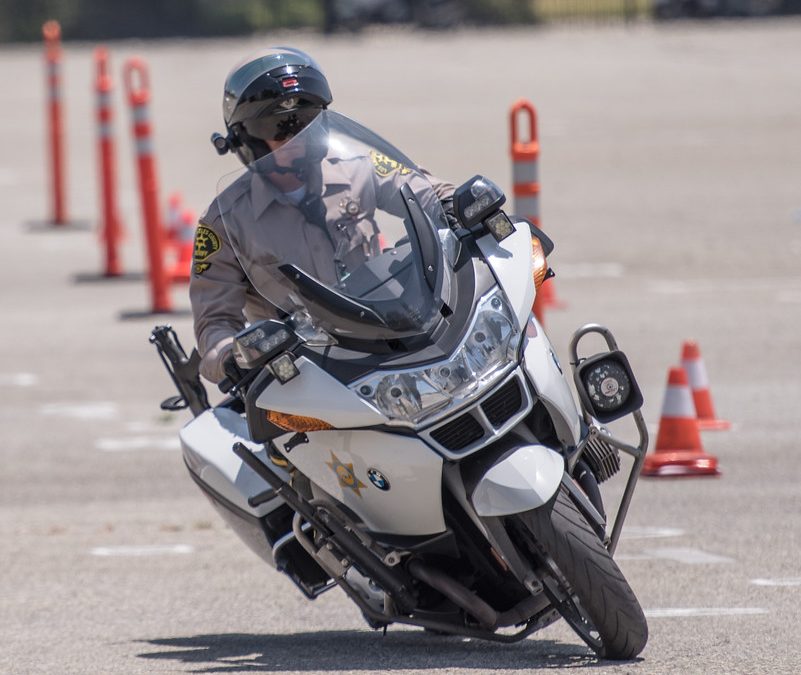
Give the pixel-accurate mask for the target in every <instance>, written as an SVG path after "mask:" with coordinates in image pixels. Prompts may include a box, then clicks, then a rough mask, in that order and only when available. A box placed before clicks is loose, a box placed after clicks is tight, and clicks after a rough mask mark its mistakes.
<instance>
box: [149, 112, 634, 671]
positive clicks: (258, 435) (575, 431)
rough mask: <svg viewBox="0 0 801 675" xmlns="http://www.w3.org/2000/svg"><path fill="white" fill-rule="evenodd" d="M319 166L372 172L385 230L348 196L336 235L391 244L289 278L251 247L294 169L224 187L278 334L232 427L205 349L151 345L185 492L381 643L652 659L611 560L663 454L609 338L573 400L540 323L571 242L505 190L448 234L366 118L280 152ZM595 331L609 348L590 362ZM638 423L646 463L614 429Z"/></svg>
mask: <svg viewBox="0 0 801 675" xmlns="http://www.w3.org/2000/svg"><path fill="white" fill-rule="evenodd" d="M314 134H317V135H316V137H315V136H314ZM293 146H294V147H293ZM311 148H314V150H313V152H314V153H317V154H316V155H315V160H316V161H317V162H320V161H323V162H325V161H329V160H328V159H326V160H321V159H320V158H322V157H328V158H331V157H334V159H332V160H330V161H331V163H332V164H337V165H338V166H339V170H342V171H345V173H347V172H349V171H350V172H351V174H353V175H357V174H359V171H361V170H362V169H363V167H364V166H367V168H368V169H369V171H371V172H372V175H371V174H368V175H370V180H371V181H372V184H373V188H371V189H374V190H376V194H375V195H373V197H375V202H376V204H377V205H378V208H376V209H375V212H369V213H366V214H360V215H359V214H356V213H355V212H356V211H359V210H361V209H367V206H366V201H367V200H364V201H363V202H362V203H360V204H358V206H356V207H352V205H353V204H354V203H357V202H356V198H355V197H353V195H350V196H348V194H345V195H344V196H343V197H342V199H339V198H338V196H336V195H334V197H335V198H334V199H333V200H331V199H329V200H328V202H329V203H331V204H335V205H338V206H337V207H331V211H334V212H333V213H330V212H329V213H327V214H326V223H329V224H331V223H336V224H337V226H336V227H334V226H332V227H330V228H329V230H330V231H333V232H334V235H332V236H336V234H337V233H338V232H339V230H345V229H347V228H348V227H350V226H351V225H352V226H353V227H357V228H361V230H360V231H365V226H364V223H365V222H366V221H369V222H370V223H371V225H370V227H372V232H373V233H374V235H373V238H369V239H368V238H365V240H364V241H362V242H361V244H358V245H359V246H362V247H363V248H362V254H360V256H358V257H357V258H356V259H357V260H358V261H359V262H358V264H356V263H351V264H346V263H347V260H348V255H347V254H343V252H342V250H343V246H344V245H342V246H340V245H339V244H337V246H336V250H337V251H338V253H336V254H335V256H334V260H328V261H327V262H328V266H327V267H326V266H321V267H320V268H319V269H315V268H313V266H312V265H311V264H306V265H305V266H303V265H300V264H295V263H293V262H285V260H286V258H285V257H284V256H281V255H276V252H275V251H271V250H269V245H268V246H258V245H254V238H255V239H256V241H257V240H258V237H257V236H256V235H254V232H253V231H254V219H255V218H256V217H257V216H258V213H259V210H260V209H259V208H258V205H257V204H256V200H255V197H254V195H255V194H256V192H257V184H258V183H259V181H262V180H263V179H264V178H265V174H266V173H269V172H270V171H275V170H276V164H275V162H276V161H277V160H276V159H275V158H273V157H272V155H268V156H267V158H266V159H267V160H269V161H267V162H265V164H264V165H263V166H260V164H259V162H256V163H255V164H252V165H251V166H250V167H249V168H247V169H242V170H241V171H240V172H239V173H237V174H235V175H234V176H232V177H229V179H227V180H226V181H224V183H223V184H222V187H221V190H220V193H219V196H218V206H219V209H220V212H221V213H222V218H223V221H224V226H225V232H226V235H227V239H228V242H229V244H230V245H231V246H232V247H234V249H235V252H236V255H237V257H238V259H239V261H240V263H241V265H242V267H243V268H244V270H245V271H246V273H247V275H248V278H249V280H250V282H251V284H252V285H253V287H254V288H255V289H256V290H257V291H259V292H260V293H261V294H262V295H264V297H265V298H266V299H267V300H269V302H270V303H271V304H272V305H273V306H275V307H276V308H277V309H278V316H280V319H270V320H264V321H256V322H254V323H252V324H250V325H248V326H247V327H246V328H245V329H244V330H242V331H241V332H240V333H239V334H238V335H237V336H236V338H235V341H234V349H233V352H234V355H235V361H236V368H233V367H232V368H229V369H227V370H228V371H230V373H229V374H230V377H229V378H227V379H226V380H225V381H224V382H223V383H222V384H221V385H220V388H221V389H222V390H223V392H224V393H225V394H226V396H225V397H224V398H223V399H222V401H221V402H220V403H219V404H217V405H214V406H211V405H210V404H209V401H208V397H207V392H206V390H205V388H204V385H203V384H202V382H201V380H200V378H199V376H198V362H199V357H198V353H197V351H196V350H193V351H192V353H191V356H187V354H186V352H185V351H184V349H183V347H182V346H181V343H180V341H179V340H178V337H177V335H176V334H175V332H174V331H173V330H172V329H171V328H170V327H169V326H159V327H156V328H155V329H154V330H153V332H152V335H151V342H152V343H153V344H155V346H156V347H157V349H158V352H159V354H160V356H161V358H162V361H163V362H164V364H165V366H166V368H167V370H168V372H169V374H170V376H171V377H172V380H173V382H174V384H175V385H176V386H177V389H178V395H177V396H173V397H171V398H169V399H167V400H165V401H164V402H163V403H162V408H163V409H167V410H180V409H182V408H189V410H191V412H192V414H193V418H192V419H191V420H190V421H189V422H188V423H187V424H186V425H185V426H184V427H183V428H182V429H181V431H180V439H181V446H182V452H183V458H184V461H185V463H186V467H187V469H188V470H189V474H190V476H191V477H192V478H193V479H194V481H195V482H196V483H197V485H198V487H199V488H200V489H201V490H202V492H203V493H204V494H205V495H206V496H207V497H208V498H209V500H210V501H211V503H212V504H213V505H214V507H216V510H217V511H219V513H220V514H221V516H222V517H223V518H224V519H225V521H226V522H227V523H228V524H229V525H230V527H231V528H232V529H233V531H234V532H235V533H236V534H237V535H238V536H239V537H240V538H241V539H242V541H243V542H244V543H245V544H246V545H247V546H248V547H250V548H251V549H252V550H253V551H254V552H255V553H256V554H257V555H258V556H260V557H261V558H262V559H263V560H264V561H265V562H266V563H267V564H268V565H270V566H272V567H274V568H276V569H277V570H279V571H281V572H283V573H284V574H285V575H286V576H287V577H289V579H290V580H291V581H292V582H293V583H294V584H295V585H296V586H297V588H298V589H299V590H300V591H301V593H303V594H304V595H305V596H306V597H307V598H309V599H314V598H316V597H318V596H319V595H320V594H321V593H324V592H326V591H328V590H329V589H331V588H333V587H334V586H339V588H341V589H342V591H344V593H345V594H346V595H347V596H348V598H350V600H351V601H353V602H354V603H355V604H356V605H357V606H358V607H359V609H360V610H361V612H362V613H363V616H364V618H365V619H366V621H367V623H368V624H369V625H370V626H371V627H373V628H375V629H379V628H383V629H385V630H386V627H387V626H389V625H390V624H393V623H398V624H409V625H414V626H419V627H423V628H425V629H428V630H430V631H434V632H439V633H446V634H456V635H461V636H469V637H472V638H481V639H486V640H494V641H499V642H514V641H517V640H521V639H523V638H525V637H526V636H528V635H530V634H531V633H533V632H534V631H537V630H539V629H541V628H543V627H545V626H547V625H549V624H551V623H553V622H554V621H556V620H558V619H559V618H560V617H561V618H564V620H565V621H567V623H568V624H569V625H570V626H571V627H572V628H573V629H574V630H575V632H576V633H577V634H578V636H579V637H580V638H581V639H582V640H583V641H584V642H586V644H587V645H588V646H589V647H590V648H591V649H592V650H594V652H596V653H597V654H598V655H599V656H600V657H602V658H607V659H631V658H633V657H635V656H636V655H637V654H639V653H640V651H641V650H642V649H643V647H644V646H645V643H646V641H647V635H648V628H647V624H646V620H645V617H644V615H643V612H642V609H641V608H640V605H639V603H638V601H637V598H636V597H635V595H634V593H633V591H632V589H631V588H630V586H629V584H628V582H627V581H626V579H625V578H624V577H623V575H622V573H621V571H620V569H619V568H618V566H617V565H616V563H615V562H614V560H613V557H612V556H613V553H614V551H615V547H616V545H617V543H618V541H619V538H620V534H621V529H622V526H623V521H624V519H625V517H626V513H627V510H628V508H629V504H630V501H631V498H632V494H633V491H634V488H635V484H636V481H637V477H638V474H639V470H640V467H641V464H642V462H643V460H644V457H645V453H646V450H647V443H648V440H647V431H646V428H645V424H644V422H643V418H642V415H641V413H640V411H639V409H640V407H641V405H642V400H643V399H642V395H641V393H640V390H639V388H638V386H637V383H636V381H635V378H634V375H633V372H632V369H631V367H630V365H629V363H628V361H627V359H626V356H625V355H624V353H623V352H622V351H620V350H619V349H618V347H617V344H616V341H615V339H614V337H613V335H612V333H611V332H610V331H609V330H608V329H607V328H605V327H603V326H601V325H598V324H588V325H585V326H583V327H582V328H580V329H578V330H577V331H576V332H575V334H574V336H573V337H572V340H571V342H570V346H569V349H570V357H571V366H572V369H573V379H574V384H575V389H576V392H577V398H578V402H576V399H575V398H574V395H573V393H572V391H571V388H570V386H569V384H568V381H567V376H566V375H565V373H564V372H563V369H562V366H561V365H560V363H559V361H558V359H557V357H556V354H555V352H554V349H553V347H552V346H551V343H550V342H549V340H548V337H547V335H546V334H545V332H544V330H543V328H542V325H541V324H540V323H538V321H537V319H536V318H535V317H534V316H533V314H532V305H533V302H534V298H535V295H536V293H537V292H538V291H539V289H540V287H541V285H542V283H543V282H544V281H545V280H546V279H547V277H548V276H549V275H550V274H552V273H551V271H550V269H549V267H548V262H547V256H548V255H549V254H550V252H551V251H552V249H553V244H552V242H551V241H550V240H549V238H548V237H547V236H546V235H545V234H544V233H542V232H541V231H540V230H538V229H537V228H535V227H534V226H533V225H531V224H530V223H529V222H527V221H525V220H521V219H519V218H515V217H510V216H509V215H507V214H506V213H505V212H504V211H503V210H502V208H501V207H502V205H503V204H504V201H505V198H504V195H503V193H502V191H501V190H500V189H499V188H498V187H497V186H496V185H495V184H494V183H493V182H492V181H490V180H488V179H486V178H484V177H482V176H476V177H474V178H473V179H471V180H470V181H468V182H467V183H465V184H464V185H462V186H461V187H460V188H458V189H457V190H456V192H455V194H454V198H453V212H454V213H453V215H454V216H455V217H449V216H448V214H446V213H445V212H444V211H443V208H442V205H441V202H440V200H439V199H438V198H437V195H436V194H435V193H434V191H433V188H432V186H431V184H430V182H429V181H428V179H427V178H426V174H425V173H423V172H421V170H419V169H418V168H417V167H416V166H415V164H414V163H413V162H412V161H411V160H410V159H409V158H408V157H406V156H405V155H404V154H403V153H402V152H400V151H399V150H398V149H397V148H395V147H393V146H392V145H390V144H389V143H388V142H386V141H385V140H383V139H382V138H380V137H379V136H378V135H376V134H375V133H373V132H372V131H370V130H368V129H366V128H364V127H363V126H360V125H359V124H357V123H355V122H353V121H351V120H349V119H348V118H346V117H343V116H341V115H338V114H336V113H334V112H330V111H325V112H323V113H321V114H320V115H319V116H318V117H317V119H316V120H315V121H314V122H312V123H311V124H310V125H309V126H308V127H307V128H306V129H304V130H303V131H302V132H301V133H299V134H298V135H297V136H295V137H294V138H293V139H292V140H290V141H289V142H288V143H287V144H286V145H285V146H284V147H282V148H281V150H282V151H285V152H287V153H288V155H287V156H293V153H294V156H295V157H306V156H308V155H309V154H310V152H312V150H310V149H311ZM273 154H275V153H273ZM260 161H261V160H260ZM270 162H272V164H270ZM299 164H302V162H299ZM299 170H300V169H299ZM373 179H375V180H373ZM376 186H377V187H376ZM365 189H367V188H365ZM381 191H384V192H385V193H386V194H385V200H384V202H385V203H384V204H383V206H382V204H381V203H380V202H381V200H380V199H379V198H378V197H379V194H378V193H379V192H381ZM323 201H324V200H323ZM351 211H352V212H354V213H350V212H351ZM362 216H363V219H362V220H360V218H361V217H362ZM349 218H350V220H349ZM309 226H310V227H313V225H309ZM367 231H368V232H369V231H370V228H367ZM376 233H377V234H376ZM346 234H347V235H348V236H347V237H345V238H344V239H342V241H348V242H350V243H349V244H348V246H352V245H353V242H354V241H356V242H357V243H358V241H359V237H358V236H354V234H353V232H350V233H347V232H346ZM281 243H282V242H272V244H270V245H272V246H280V245H281ZM332 243H336V242H332ZM379 243H380V245H378V244H379ZM295 244H296V245H297V242H295ZM365 247H366V248H365ZM364 251H367V253H366V254H365V253H364ZM351 260H353V258H351ZM207 264H213V258H208V260H207ZM321 270H322V271H321ZM591 334H592V335H595V336H596V337H594V338H592V339H591V340H590V341H591V342H593V343H598V344H603V343H604V342H605V344H606V347H605V348H604V349H603V350H602V351H600V352H599V353H595V354H592V355H590V356H580V355H579V351H580V350H579V347H580V346H581V345H582V343H583V339H584V338H585V337H586V336H588V335H591ZM598 336H600V338H599V337H598ZM626 416H631V417H630V418H629V419H632V420H633V422H634V426H635V428H636V431H637V434H638V436H639V439H638V442H637V443H636V444H632V443H629V442H627V441H623V440H621V439H620V438H618V437H617V435H614V434H612V433H611V432H610V431H609V429H608V428H607V426H606V425H607V424H608V423H610V422H612V421H613V420H618V419H621V418H624V417H626ZM621 452H622V453H623V454H625V455H629V456H630V457H631V458H632V459H631V460H630V461H629V460H627V461H626V462H625V464H626V465H629V464H630V469H629V470H628V476H627V478H626V480H625V482H624V483H621V487H622V489H621V490H619V491H618V492H617V493H616V495H617V499H618V501H619V503H618V506H617V508H616V511H615V515H614V518H609V519H608V518H607V515H606V511H605V508H604V504H603V499H602V495H601V489H600V487H599V486H600V485H601V484H602V483H604V482H605V481H607V480H610V479H612V478H613V477H614V476H616V475H618V474H619V475H618V476H617V477H618V478H619V479H622V478H623V477H624V476H625V474H626V471H621V466H622V463H621ZM613 484H614V481H613ZM604 487H605V486H604Z"/></svg>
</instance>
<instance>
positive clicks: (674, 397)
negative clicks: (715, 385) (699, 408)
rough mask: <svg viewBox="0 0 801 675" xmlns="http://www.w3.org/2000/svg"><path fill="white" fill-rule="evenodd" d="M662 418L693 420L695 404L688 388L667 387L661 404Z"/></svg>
mask: <svg viewBox="0 0 801 675" xmlns="http://www.w3.org/2000/svg"><path fill="white" fill-rule="evenodd" d="M662 417H692V418H695V403H693V397H692V394H691V393H690V388H689V387H673V386H669V387H668V388H667V389H666V390H665V400H664V402H663V403H662Z"/></svg>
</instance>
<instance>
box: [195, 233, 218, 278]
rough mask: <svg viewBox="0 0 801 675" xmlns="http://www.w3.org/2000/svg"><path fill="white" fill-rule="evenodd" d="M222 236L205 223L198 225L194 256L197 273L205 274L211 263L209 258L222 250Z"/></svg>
mask: <svg viewBox="0 0 801 675" xmlns="http://www.w3.org/2000/svg"><path fill="white" fill-rule="evenodd" d="M221 247H222V244H220V238H219V237H218V236H217V234H216V232H214V230H212V229H210V228H208V227H206V226H205V225H198V227H197V230H195V251H194V255H193V257H192V269H193V270H194V272H195V274H203V272H205V271H206V270H207V269H209V267H211V263H209V262H208V259H209V258H210V257H211V256H213V255H214V254H215V253H217V251H219V250H220V248H221Z"/></svg>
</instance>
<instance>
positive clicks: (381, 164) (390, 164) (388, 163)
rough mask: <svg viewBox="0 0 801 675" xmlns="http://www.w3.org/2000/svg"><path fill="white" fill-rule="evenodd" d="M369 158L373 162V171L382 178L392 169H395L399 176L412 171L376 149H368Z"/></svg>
mask: <svg viewBox="0 0 801 675" xmlns="http://www.w3.org/2000/svg"><path fill="white" fill-rule="evenodd" d="M370 159H371V160H372V162H373V168H374V169H375V172H376V173H377V174H378V175H379V176H381V177H382V178H386V177H387V176H389V175H390V174H391V173H392V172H393V171H397V172H398V173H399V174H400V175H401V176H405V175H406V174H407V173H411V172H412V170H411V169H410V168H409V167H407V166H404V165H403V164H401V163H400V162H397V161H395V160H394V159H391V158H389V157H387V156H386V155H384V154H382V153H380V152H378V151H377V150H370Z"/></svg>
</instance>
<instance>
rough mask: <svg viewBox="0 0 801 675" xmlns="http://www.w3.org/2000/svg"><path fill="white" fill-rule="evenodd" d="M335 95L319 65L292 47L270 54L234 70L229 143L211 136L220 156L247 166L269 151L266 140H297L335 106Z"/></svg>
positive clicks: (228, 100)
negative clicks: (231, 156) (228, 154)
mask: <svg viewBox="0 0 801 675" xmlns="http://www.w3.org/2000/svg"><path fill="white" fill-rule="evenodd" d="M331 101H332V97H331V89H330V88H329V86H328V80H326V78H325V75H323V72H322V70H321V69H320V67H319V66H318V65H317V63H316V62H315V61H314V60H313V59H312V58H311V57H310V56H309V55H308V54H305V53H304V52H302V51H300V50H299V49H293V48H291V47H276V48H270V49H267V50H265V51H263V52H260V53H258V54H255V55H253V56H250V57H248V58H246V59H244V60H243V61H241V62H240V63H239V64H237V65H236V66H234V68H233V69H232V70H231V72H230V73H229V74H228V77H227V78H226V79H225V93H224V97H223V119H224V120H225V126H226V129H227V131H228V135H227V136H226V137H222V136H221V135H220V134H214V135H213V136H212V143H214V146H215V147H216V148H217V152H219V153H220V154H225V153H226V152H228V151H229V150H233V151H234V152H236V154H237V156H238V157H239V159H240V160H242V162H243V163H244V164H245V165H246V166H247V165H249V164H251V163H252V162H254V161H255V160H257V159H258V158H260V157H263V156H264V155H267V154H269V152H270V147H269V146H268V145H267V143H266V142H265V141H266V140H277V141H278V140H284V139H286V138H289V137H291V136H294V135H295V134H297V133H298V132H299V131H300V130H301V129H303V128H304V127H305V126H306V125H307V124H308V123H309V122H311V121H312V120H313V119H314V118H315V117H316V116H317V115H318V114H319V112H320V111H321V110H324V109H325V108H327V107H328V105H329V104H330V103H331Z"/></svg>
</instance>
